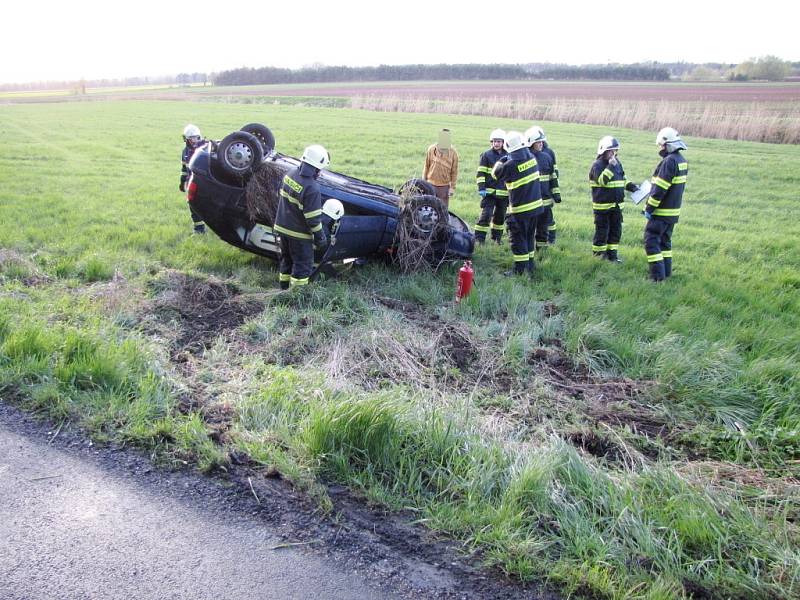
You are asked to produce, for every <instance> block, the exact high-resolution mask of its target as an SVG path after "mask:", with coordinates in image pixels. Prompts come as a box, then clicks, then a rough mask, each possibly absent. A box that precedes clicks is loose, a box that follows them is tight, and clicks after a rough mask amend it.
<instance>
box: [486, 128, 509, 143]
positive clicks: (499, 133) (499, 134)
mask: <svg viewBox="0 0 800 600" xmlns="http://www.w3.org/2000/svg"><path fill="white" fill-rule="evenodd" d="M505 139H506V132H505V131H503V130H502V129H495V130H494V131H492V133H490V134H489V141H490V142H492V141H494V140H505Z"/></svg>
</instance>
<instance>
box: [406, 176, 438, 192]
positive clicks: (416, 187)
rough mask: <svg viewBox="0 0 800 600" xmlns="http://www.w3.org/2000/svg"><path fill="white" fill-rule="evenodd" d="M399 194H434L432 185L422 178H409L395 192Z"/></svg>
mask: <svg viewBox="0 0 800 600" xmlns="http://www.w3.org/2000/svg"><path fill="white" fill-rule="evenodd" d="M397 193H398V194H399V195H400V196H404V197H405V196H435V195H436V190H434V189H433V185H432V184H431V183H430V182H428V181H425V180H424V179H417V178H414V179H409V180H408V181H406V182H405V183H404V184H403V185H401V186H400V189H399V190H398V192H397Z"/></svg>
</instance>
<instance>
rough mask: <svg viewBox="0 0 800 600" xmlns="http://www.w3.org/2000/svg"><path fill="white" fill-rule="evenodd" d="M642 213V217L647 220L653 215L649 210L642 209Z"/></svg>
mask: <svg viewBox="0 0 800 600" xmlns="http://www.w3.org/2000/svg"><path fill="white" fill-rule="evenodd" d="M642 215H644V218H645V219H647V220H648V221H649V220H650V218H651V217H652V216H653V215H651V214H650V213H649V212H647V211H646V210H643V211H642Z"/></svg>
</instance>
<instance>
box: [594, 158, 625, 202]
mask: <svg viewBox="0 0 800 600" xmlns="http://www.w3.org/2000/svg"><path fill="white" fill-rule="evenodd" d="M627 183H628V182H627V180H626V179H625V170H624V169H623V168H622V163H621V162H620V161H619V159H617V164H616V165H612V164H609V162H608V161H607V160H603V158H598V159H597V160H596V161H594V162H593V163H592V168H591V169H590V170H589V184H590V185H591V187H592V208H593V209H594V210H596V211H599V210H610V209H612V208H619V205H620V203H621V202H624V201H625V186H626V184H627Z"/></svg>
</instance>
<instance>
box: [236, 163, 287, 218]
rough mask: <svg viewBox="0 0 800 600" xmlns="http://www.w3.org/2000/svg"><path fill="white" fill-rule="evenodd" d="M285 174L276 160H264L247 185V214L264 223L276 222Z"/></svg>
mask: <svg viewBox="0 0 800 600" xmlns="http://www.w3.org/2000/svg"><path fill="white" fill-rule="evenodd" d="M284 174H285V173H284V171H283V170H282V169H280V168H279V167H278V166H277V165H276V164H275V163H274V162H264V163H261V166H260V167H259V168H258V169H257V170H256V172H255V173H253V175H252V176H251V177H250V180H249V181H248V182H247V186H246V187H245V201H246V203H247V214H248V216H249V217H250V219H252V220H253V221H254V222H256V223H263V224H264V225H272V224H273V223H275V213H276V212H277V210H278V200H279V198H280V196H279V191H280V188H281V181H283V176H284Z"/></svg>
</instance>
